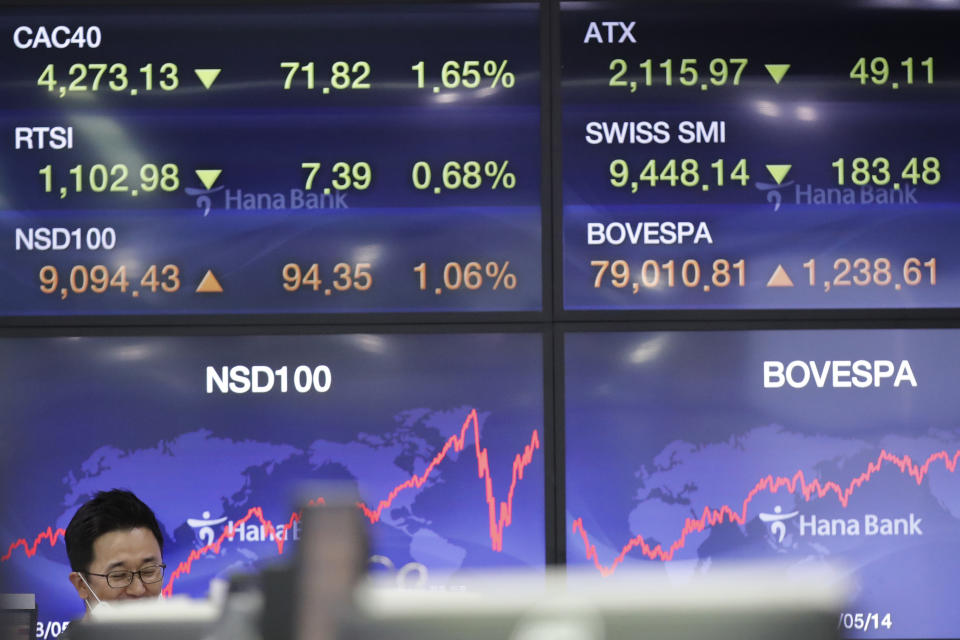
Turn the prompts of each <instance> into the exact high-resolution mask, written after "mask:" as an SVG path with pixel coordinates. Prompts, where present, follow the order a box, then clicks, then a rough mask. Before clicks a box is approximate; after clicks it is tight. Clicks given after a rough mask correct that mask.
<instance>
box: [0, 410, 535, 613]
mask: <svg viewBox="0 0 960 640" xmlns="http://www.w3.org/2000/svg"><path fill="white" fill-rule="evenodd" d="M471 427H473V436H474V437H473V443H474V451H475V453H476V457H477V477H478V478H479V479H480V480H482V481H483V483H484V490H485V493H486V502H487V511H488V516H489V521H490V543H491V547H492V548H493V550H494V551H502V550H503V530H504V529H505V528H506V527H508V526H509V525H510V523H511V522H512V520H513V496H514V493H515V491H516V488H517V485H518V483H519V482H520V480H522V479H523V474H524V470H525V469H526V468H527V466H529V465H530V464H531V463H532V462H533V455H534V452H535V451H536V450H537V449H539V448H540V435H539V432H538V431H537V430H536V429H534V430H533V432H532V433H531V435H530V443H529V444H527V445H525V446H524V448H523V452H522V453H518V454H516V456H514V459H513V472H512V478H511V481H510V488H509V490H508V491H507V497H506V499H505V500H502V501H500V502H499V503H498V501H497V498H496V496H495V495H494V492H493V477H492V476H491V473H490V461H489V455H488V452H487V449H486V448H483V447H481V446H480V422H479V418H478V417H477V410H476V409H471V411H470V413H469V414H467V417H466V419H465V420H464V421H463V425H462V426H461V427H460V430H459V432H458V433H455V434H453V435H452V436H450V437H449V438H448V439H447V441H446V442H445V443H444V445H443V447H442V448H441V449H440V451H439V452H438V453H437V454H436V455H435V456H434V457H433V459H432V460H431V461H430V464H428V465H427V468H426V469H425V470H424V471H423V473H421V474H419V475H418V474H414V475H412V476H411V477H410V478H409V479H408V480H406V481H405V482H403V483H401V484H399V485H397V486H396V487H394V488H393V489H392V490H391V491H390V492H389V493H388V494H387V497H386V498H384V499H383V500H380V501H379V502H378V503H377V505H376V507H374V508H370V507H369V506H368V505H367V504H366V503H364V502H358V503H357V507H358V508H359V509H360V511H361V512H362V513H363V515H364V516H365V517H366V518H367V519H368V520H369V521H370V523H371V524H375V523H377V522H379V521H380V517H381V515H382V514H383V511H384V510H385V509H388V508H389V507H390V505H391V504H393V501H394V500H395V499H396V498H397V496H399V495H400V494H401V493H403V492H404V491H406V490H408V489H419V488H421V487H423V485H424V484H426V482H427V480H428V479H429V478H430V475H431V474H432V473H433V471H434V470H435V469H436V468H437V467H438V466H439V465H440V464H441V463H442V462H443V461H444V460H445V459H446V458H447V456H448V455H449V454H450V452H451V451H454V452H460V451H463V450H464V449H465V448H466V447H467V444H468V441H467V436H468V435H469V433H470V428H471ZM323 502H324V500H323V498H322V497H319V498H316V499H315V500H311V501H310V504H323ZM498 506H499V509H498ZM300 517H301V515H300V513H299V512H294V513H292V514H291V515H290V518H289V519H288V520H287V521H286V523H285V524H284V525H283V528H284V530H289V529H290V528H292V527H293V525H294V523H296V522H299V521H300ZM250 520H257V521H259V523H260V524H261V525H262V526H263V530H264V533H265V534H266V539H269V540H273V541H275V542H276V545H277V552H278V553H280V554H282V553H283V550H284V545H285V542H286V536H285V535H282V534H281V535H277V527H276V526H275V525H274V523H273V522H271V521H270V520H269V519H268V518H267V517H266V516H265V515H264V514H263V508H262V507H259V506H255V507H250V509H249V510H247V513H246V515H244V516H243V517H242V518H240V519H239V520H237V521H236V522H234V523H233V527H232V528H230V527H224V529H223V531H222V532H221V533H220V536H219V537H218V538H217V539H216V540H215V541H213V542H211V543H210V544H208V545H205V546H203V547H200V548H198V549H193V550H191V551H190V555H188V556H187V558H186V559H185V560H183V561H181V562H180V563H178V564H177V566H176V568H174V569H173V571H172V572H171V573H170V577H169V580H168V581H167V584H166V585H165V586H164V587H163V594H164V595H167V596H169V595H171V594H172V593H173V586H174V583H175V582H176V580H177V579H178V578H180V577H182V576H184V575H186V574H189V573H190V570H191V568H192V566H193V563H194V562H195V561H197V560H199V559H200V558H202V557H204V556H205V555H207V554H209V553H213V554H218V553H220V548H221V547H222V546H223V543H224V542H225V541H227V540H233V538H234V536H235V535H236V532H237V529H238V527H241V526H243V525H245V524H246V523H247V522H249V521H250ZM63 534H64V531H63V529H56V530H54V529H53V528H52V527H48V528H47V530H46V531H43V532H41V533H40V534H39V535H38V536H37V537H36V538H35V539H34V541H33V543H32V544H30V543H29V542H28V541H27V540H26V539H25V538H21V539H19V540H17V541H15V542H13V543H12V544H11V545H10V547H9V549H8V550H7V553H6V555H4V556H2V557H0V562H6V561H7V560H9V559H10V557H11V556H12V555H13V553H14V551H15V550H16V549H17V548H20V547H22V548H23V550H24V553H25V554H26V556H27V557H28V558H29V557H32V556H33V555H35V554H36V553H37V548H38V547H39V545H40V544H41V543H42V542H43V541H44V540H48V541H49V543H50V546H54V545H56V543H57V540H58V539H60V538H62V537H63Z"/></svg>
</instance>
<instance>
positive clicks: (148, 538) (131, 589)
mask: <svg viewBox="0 0 960 640" xmlns="http://www.w3.org/2000/svg"><path fill="white" fill-rule="evenodd" d="M162 562H163V558H162V556H161V554H160V545H159V544H157V539H156V538H155V537H154V536H153V533H151V532H150V530H149V529H145V528H142V527H140V528H136V529H127V530H118V531H111V532H110V533H105V534H103V535H102V536H100V537H99V538H97V539H96V540H94V541H93V561H92V562H91V563H90V567H89V568H88V571H89V573H88V574H86V575H84V577H85V578H86V579H87V584H89V585H90V588H89V589H88V588H87V585H85V584H84V583H83V581H82V580H81V579H80V574H79V573H77V572H73V573H71V574H70V582H71V583H73V586H74V587H75V588H76V590H77V593H78V594H79V595H80V597H81V598H83V599H84V600H88V601H90V602H91V604H95V603H96V599H95V598H94V597H93V595H91V590H92V591H93V593H94V594H96V596H97V598H100V600H102V601H104V602H106V601H108V600H126V599H129V598H156V597H157V596H159V595H160V590H161V589H162V588H163V581H162V580H160V581H158V582H154V583H151V584H144V583H143V581H142V580H141V579H140V576H139V575H135V576H133V582H131V583H130V584H129V585H128V586H126V587H121V588H116V587H111V586H110V585H109V584H108V583H107V579H106V578H105V577H103V576H99V575H90V574H94V573H100V574H108V573H111V572H115V571H139V570H140V569H143V568H144V567H148V566H151V565H157V564H160V563H162Z"/></svg>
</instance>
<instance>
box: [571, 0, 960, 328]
mask: <svg viewBox="0 0 960 640" xmlns="http://www.w3.org/2000/svg"><path fill="white" fill-rule="evenodd" d="M559 24H560V33H559V41H560V54H561V60H560V69H561V71H560V74H561V87H560V91H559V100H558V103H559V107H560V111H561V113H560V114H559V116H558V117H559V118H560V122H561V123H562V124H561V137H562V144H563V153H562V165H563V169H562V175H561V180H562V199H563V205H562V216H563V222H562V228H563V247H562V250H563V306H564V308H565V309H568V310H593V309H605V310H614V309H615V310H646V309H676V310H684V309H848V308H849V309H855V308H937V307H956V306H957V300H958V296H960V284H958V282H960V280H958V279H957V277H956V276H957V273H958V265H957V261H956V259H955V258H954V255H955V251H953V244H954V241H955V239H956V237H957V235H958V233H960V221H958V219H957V215H956V214H957V212H958V210H960V209H958V198H960V187H958V185H960V181H958V180H957V179H956V173H957V171H958V168H960V151H958V149H960V134H958V129H957V124H958V122H960V120H958V114H960V83H958V80H960V67H958V58H957V56H956V48H955V43H954V41H955V35H954V34H956V32H957V30H958V29H960V11H958V10H957V6H956V4H954V3H948V2H925V1H919V2H837V3H834V2H829V3H828V2H775V3H774V2H765V3H763V2H698V1H694V2H650V3H636V2H631V3H609V2H596V3H591V2H561V3H560V17H559Z"/></svg>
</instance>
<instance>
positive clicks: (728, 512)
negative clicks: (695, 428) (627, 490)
mask: <svg viewBox="0 0 960 640" xmlns="http://www.w3.org/2000/svg"><path fill="white" fill-rule="evenodd" d="M958 460H960V450H958V451H956V452H955V453H954V454H953V455H952V456H951V455H950V454H949V453H948V452H947V451H938V452H936V453H934V454H931V455H930V456H929V457H928V458H927V459H926V461H924V462H923V464H916V463H915V462H914V461H913V460H912V459H911V458H910V456H906V455H905V456H898V455H895V454H893V453H890V452H888V451H886V450H885V449H883V450H881V451H880V455H878V456H877V459H876V460H873V461H871V462H870V463H869V464H868V465H867V469H866V471H864V472H863V473H861V474H860V475H858V476H856V477H855V478H853V479H852V480H851V481H850V483H849V484H848V485H847V486H846V487H842V486H841V485H839V484H837V483H836V482H833V481H827V482H821V481H820V480H819V479H817V478H814V479H813V480H810V481H807V479H806V476H804V473H803V471H802V470H800V471H797V472H796V473H794V474H793V475H792V476H789V477H786V476H778V477H774V476H772V475H768V476H766V477H764V478H761V479H760V481H759V482H757V483H756V485H754V487H753V489H751V490H750V491H749V492H748V493H747V497H746V498H744V500H743V503H742V504H741V505H740V509H739V511H736V510H734V509H733V507H730V506H728V505H723V506H721V507H720V508H719V509H714V508H711V507H704V509H703V512H702V513H701V514H700V517H698V518H687V519H686V521H685V522H684V524H683V528H682V530H681V531H680V535H679V536H678V537H677V539H676V540H674V541H673V542H672V543H671V544H670V545H669V547H667V548H666V549H664V548H663V546H662V545H660V544H657V545H656V546H651V545H650V544H649V543H647V541H646V540H645V539H644V537H643V536H642V535H638V536H636V537H634V538H631V539H630V541H629V542H627V544H625V545H624V546H623V549H621V550H620V553H619V555H617V557H615V558H614V559H613V562H611V563H610V564H606V565H605V564H603V563H602V562H601V561H600V556H599V555H598V553H597V547H596V545H594V544H592V543H591V542H590V537H589V535H588V534H587V530H586V528H584V526H583V518H576V519H574V521H573V524H572V525H571V531H572V532H573V533H574V534H578V535H579V536H580V538H581V540H582V541H583V547H584V551H585V552H586V557H587V560H592V561H593V565H594V567H596V569H597V570H598V571H599V572H600V574H601V575H603V576H609V575H612V574H613V573H614V572H615V571H616V570H617V567H618V566H619V565H620V564H621V563H623V561H624V560H625V559H626V557H627V554H628V553H630V552H631V551H633V550H634V549H637V548H639V549H640V551H641V553H642V554H643V555H644V556H646V557H647V558H650V559H651V560H661V561H664V562H667V561H669V560H672V559H673V556H674V554H675V553H676V552H677V551H679V550H680V549H682V548H683V547H684V546H686V543H687V536H689V535H690V534H692V533H699V532H701V531H703V530H704V529H706V528H707V527H708V526H713V525H716V524H721V523H723V522H725V521H726V522H734V523H736V524H739V525H743V524H745V523H746V521H747V508H748V507H749V506H750V502H751V501H753V498H754V497H755V496H756V495H757V494H759V493H761V492H763V491H766V492H769V493H776V492H778V491H779V490H780V489H784V488H785V489H786V490H787V491H788V492H790V493H792V494H796V493H797V492H799V493H800V495H802V496H803V498H804V499H805V500H806V501H807V502H809V501H810V500H812V499H813V498H814V497H816V498H818V499H821V498H824V497H826V496H828V495H830V494H833V495H834V496H836V498H837V501H838V502H839V503H840V505H841V506H843V507H844V508H846V506H847V504H848V503H849V502H850V497H851V496H852V495H853V494H854V492H855V491H856V490H857V489H859V488H860V487H862V486H863V485H865V484H867V483H868V482H869V481H870V479H871V478H872V477H873V476H874V475H875V474H876V473H878V472H879V471H880V470H881V469H882V468H884V467H885V466H886V467H891V466H893V467H896V468H899V470H900V473H902V474H906V475H909V476H910V477H912V478H913V479H914V480H915V481H916V483H917V485H920V484H922V483H923V479H924V478H925V477H926V475H927V473H928V472H929V471H930V465H932V464H933V463H934V462H937V461H942V462H943V465H944V467H945V468H946V469H947V471H949V472H950V473H954V472H955V471H956V470H957V462H958Z"/></svg>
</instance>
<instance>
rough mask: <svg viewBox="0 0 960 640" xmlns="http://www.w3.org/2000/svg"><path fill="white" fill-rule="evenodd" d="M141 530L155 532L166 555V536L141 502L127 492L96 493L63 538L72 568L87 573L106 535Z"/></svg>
mask: <svg viewBox="0 0 960 640" xmlns="http://www.w3.org/2000/svg"><path fill="white" fill-rule="evenodd" d="M139 527H143V528H144V529H149V530H150V531H151V532H153V535H154V537H155V538H156V539H157V544H159V545H160V551H163V534H162V533H161V532H160V525H159V524H158V523H157V517H156V516H155V515H154V514H153V511H151V510H150V507H148V506H147V505H145V504H144V503H143V502H142V501H141V500H140V498H138V497H137V496H135V495H133V493H131V492H130V491H127V490H125V489H111V490H110V491H99V492H97V494H96V495H94V496H93V498H91V499H90V500H88V501H87V502H85V503H84V504H83V506H81V507H80V508H79V509H77V512H76V513H75V514H73V518H71V519H70V524H68V525H67V530H66V532H65V533H64V535H63V541H64V543H65V544H66V545H67V557H68V558H69V559H70V568H71V569H73V570H74V571H87V569H89V568H90V563H91V562H93V543H94V541H96V539H97V538H99V537H100V536H102V535H104V534H105V533H110V532H111V531H118V530H127V529H137V528H139Z"/></svg>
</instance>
